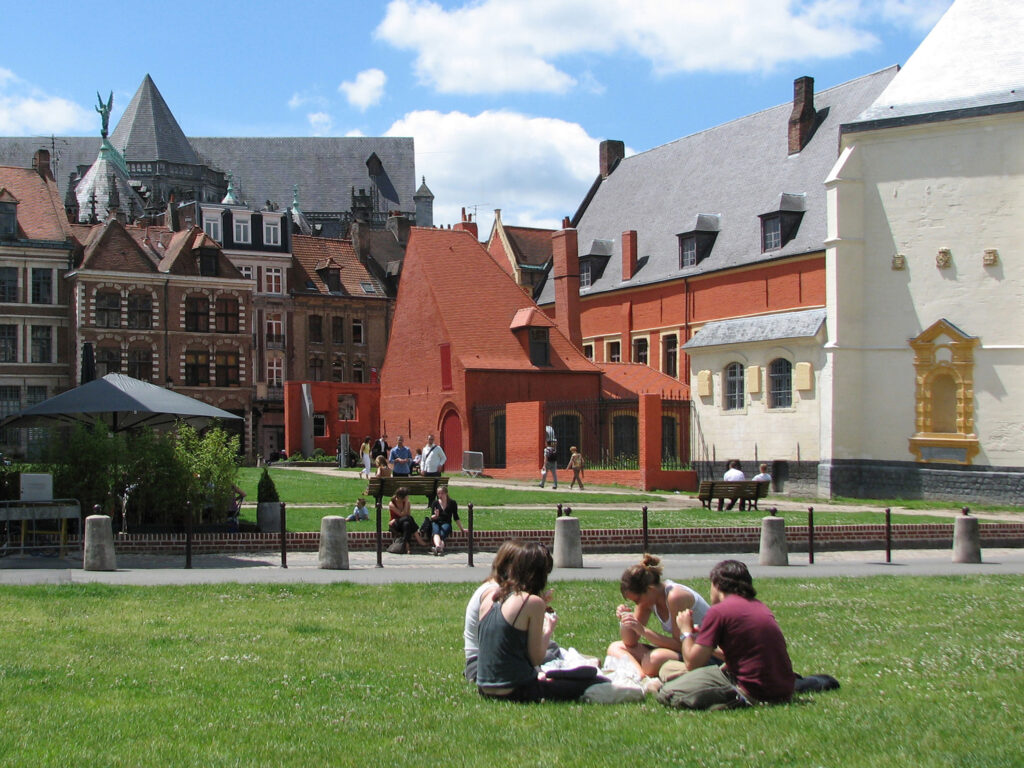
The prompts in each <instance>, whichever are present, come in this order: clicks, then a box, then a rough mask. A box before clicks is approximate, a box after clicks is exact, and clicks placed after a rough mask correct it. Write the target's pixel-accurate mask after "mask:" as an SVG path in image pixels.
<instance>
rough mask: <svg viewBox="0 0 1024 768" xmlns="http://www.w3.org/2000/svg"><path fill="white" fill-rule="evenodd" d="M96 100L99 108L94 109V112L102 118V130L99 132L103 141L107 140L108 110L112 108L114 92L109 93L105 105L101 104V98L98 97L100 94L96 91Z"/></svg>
mask: <svg viewBox="0 0 1024 768" xmlns="http://www.w3.org/2000/svg"><path fill="white" fill-rule="evenodd" d="M96 99H97V100H98V101H99V106H98V107H96V111H97V112H99V113H100V117H102V118H103V128H102V129H101V130H100V136H102V137H103V138H104V139H105V138H107V128H108V127H109V125H110V110H112V109H113V108H114V92H113V91H111V92H110V98H109V99H107V103H106V104H104V103H103V97H102V96H100V92H99V91H96Z"/></svg>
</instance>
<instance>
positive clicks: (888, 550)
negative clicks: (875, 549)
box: [885, 507, 892, 563]
mask: <svg viewBox="0 0 1024 768" xmlns="http://www.w3.org/2000/svg"><path fill="white" fill-rule="evenodd" d="M885 562H887V563H891V562H892V510H890V509H889V507H886V508H885Z"/></svg>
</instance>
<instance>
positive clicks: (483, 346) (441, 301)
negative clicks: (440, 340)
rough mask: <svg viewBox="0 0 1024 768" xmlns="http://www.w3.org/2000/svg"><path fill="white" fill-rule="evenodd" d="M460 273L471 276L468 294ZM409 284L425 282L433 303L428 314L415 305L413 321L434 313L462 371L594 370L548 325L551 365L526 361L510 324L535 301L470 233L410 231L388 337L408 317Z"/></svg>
mask: <svg viewBox="0 0 1024 768" xmlns="http://www.w3.org/2000/svg"><path fill="white" fill-rule="evenodd" d="M466 275H472V286H471V290H470V291H469V292H468V293H467V283H466V280H465V279H464V277H465V276H466ZM459 276H462V277H463V279H459ZM411 284H418V285H423V284H425V285H426V286H427V288H428V291H427V293H429V295H430V297H431V300H432V301H433V303H434V305H435V306H434V310H433V311H432V312H429V313H427V312H426V311H425V310H419V309H417V310H416V312H415V317H416V318H417V319H418V320H422V318H423V317H437V318H439V319H440V320H441V321H443V323H444V325H445V327H446V329H447V331H448V337H449V338H450V339H451V349H452V355H453V356H454V357H457V358H458V359H459V360H460V361H461V362H462V365H463V366H465V368H466V369H467V370H508V371H531V370H543V371H574V372H582V373H598V372H599V370H600V369H599V368H598V367H597V366H596V365H594V363H592V362H591V361H590V360H587V358H585V357H584V356H583V354H582V353H581V352H580V351H579V350H578V349H576V348H575V347H574V346H573V345H572V344H571V343H570V342H569V340H568V339H567V338H566V337H565V336H564V335H563V334H562V332H561V331H560V330H559V329H558V328H557V327H552V328H551V329H550V335H549V339H550V360H551V365H550V366H544V367H541V368H538V367H537V366H535V365H533V364H532V363H531V362H530V357H529V354H528V352H527V350H526V349H525V348H524V346H523V344H522V343H520V341H519V338H518V337H517V335H516V333H515V332H514V331H513V330H512V328H511V325H512V321H513V319H514V318H515V317H516V315H517V313H518V312H519V311H520V310H530V309H534V310H536V305H535V304H534V303H533V302H532V301H531V300H530V298H529V297H528V296H527V295H526V294H525V293H523V290H522V289H521V288H520V287H519V286H518V285H516V283H515V281H514V280H513V279H512V278H511V277H509V275H508V274H507V273H506V272H505V271H503V270H502V269H501V267H500V266H499V265H498V263H497V262H496V261H495V260H494V259H493V258H491V255H490V254H489V253H488V252H487V251H486V250H485V249H484V247H483V245H481V243H480V242H479V241H478V240H477V239H476V237H475V236H474V235H473V234H472V233H470V232H464V231H458V230H450V229H426V228H421V227H414V228H413V229H412V231H411V233H410V236H409V246H408V248H407V249H406V253H405V264H404V265H403V269H402V282H401V284H400V285H399V295H398V301H399V305H400V306H399V308H398V309H396V315H395V319H396V323H395V325H394V327H393V328H392V335H394V334H397V333H401V332H402V329H400V328H399V327H398V320H399V317H400V316H402V317H409V316H410V315H409V313H408V308H405V310H403V308H402V307H401V303H402V301H403V296H404V295H405V293H406V292H407V291H409V290H412V289H410V288H408V287H407V286H408V285H411ZM417 293H421V292H420V291H417ZM520 333H522V332H520Z"/></svg>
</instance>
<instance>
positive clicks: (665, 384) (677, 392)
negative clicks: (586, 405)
mask: <svg viewBox="0 0 1024 768" xmlns="http://www.w3.org/2000/svg"><path fill="white" fill-rule="evenodd" d="M599 366H600V368H601V370H602V372H603V373H604V375H603V376H602V377H601V394H602V396H604V397H609V398H613V399H614V398H632V397H635V396H636V395H642V394H651V393H657V394H659V395H662V396H663V397H671V398H678V399H687V398H689V397H690V385H689V384H684V383H683V382H681V381H679V380H677V379H674V378H672V377H671V376H668V375H667V374H664V373H662V372H661V371H656V370H654V369H653V368H651V367H650V366H648V365H643V364H642V363H599Z"/></svg>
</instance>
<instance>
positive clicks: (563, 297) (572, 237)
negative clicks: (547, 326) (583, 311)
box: [551, 228, 583, 349]
mask: <svg viewBox="0 0 1024 768" xmlns="http://www.w3.org/2000/svg"><path fill="white" fill-rule="evenodd" d="M551 260H552V268H551V273H552V275H553V276H554V280H555V322H556V323H557V325H558V328H559V330H560V331H561V332H562V333H564V334H565V336H566V337H567V338H568V339H569V341H570V342H572V344H573V346H574V347H576V348H577V349H582V348H583V332H582V330H581V329H580V253H579V240H578V239H577V236H576V230H575V229H572V228H567V229H560V230H558V231H557V232H555V233H554V234H553V235H552V236H551Z"/></svg>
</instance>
